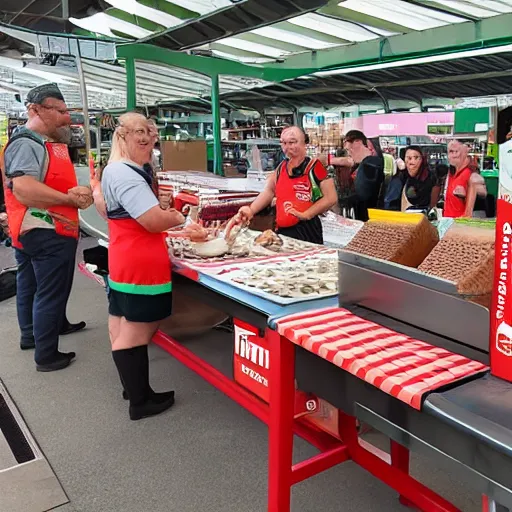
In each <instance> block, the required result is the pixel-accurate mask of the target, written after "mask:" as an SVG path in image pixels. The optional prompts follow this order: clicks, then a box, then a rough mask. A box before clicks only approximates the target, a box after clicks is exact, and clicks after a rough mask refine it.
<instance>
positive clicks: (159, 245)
mask: <svg viewBox="0 0 512 512" xmlns="http://www.w3.org/2000/svg"><path fill="white" fill-rule="evenodd" d="M108 231H109V246H108V267H109V285H110V287H111V288H112V289H113V290H116V291H118V292H124V293H135V294H140V295H158V294H160V293H168V292H170V291H172V284H171V260H170V258H169V253H168V251H167V244H166V242H165V237H166V234H165V233H150V232H149V231H148V230H146V229H145V228H143V227H142V226H141V225H140V224H139V223H138V222H137V221H136V220H134V219H131V218H130V219H109V220H108Z"/></svg>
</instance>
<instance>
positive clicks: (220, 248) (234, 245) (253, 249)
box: [167, 230, 319, 262]
mask: <svg viewBox="0 0 512 512" xmlns="http://www.w3.org/2000/svg"><path fill="white" fill-rule="evenodd" d="M195 234H196V233H194V235H195ZM197 235H198V236H199V233H197ZM198 236H197V237H195V236H193V238H194V240H191V239H190V237H189V236H185V234H182V233H181V232H170V233H169V237H168V238H167V244H168V246H169V251H170V253H171V256H173V257H175V258H178V259H189V260H204V259H208V260H209V261H212V262H213V261H221V260H229V259H233V258H245V257H249V256H254V257H258V256H261V257H264V256H276V255H283V256H286V255H287V254H294V253H297V252H308V251H313V250H317V249H318V248H319V247H318V246H317V245H314V244H310V243H308V242H302V241H300V240H294V239H292V238H288V237H279V236H278V235H276V234H275V233H274V232H272V231H270V230H269V231H266V232H264V233H259V232H255V231H251V230H242V231H240V232H238V233H236V236H235V237H230V238H231V240H225V238H224V235H223V232H222V231H220V232H219V231H216V230H215V231H214V232H211V233H210V235H209V236H208V237H207V238H206V239H204V238H203V239H202V240H200V239H199V238H198ZM217 240H220V241H217Z"/></svg>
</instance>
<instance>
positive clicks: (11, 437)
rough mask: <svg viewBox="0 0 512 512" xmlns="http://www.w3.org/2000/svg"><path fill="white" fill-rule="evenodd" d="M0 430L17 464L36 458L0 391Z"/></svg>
mask: <svg viewBox="0 0 512 512" xmlns="http://www.w3.org/2000/svg"><path fill="white" fill-rule="evenodd" d="M0 430H1V431H2V433H3V435H4V437H5V439H6V441H7V444H8V445H9V447H10V448H11V451H12V453H13V455H14V458H15V459H16V461H17V462H18V464H23V463H24V462H28V461H30V460H34V459H35V458H36V456H35V454H34V452H33V450H32V448H31V447H30V444H29V443H28V441H27V439H26V437H25V435H24V434H23V432H22V430H21V428H20V426H19V425H18V422H17V421H16V418H15V417H14V415H13V414H12V412H11V409H10V408H9V405H8V404H7V402H6V400H5V398H4V396H3V395H2V394H1V393H0Z"/></svg>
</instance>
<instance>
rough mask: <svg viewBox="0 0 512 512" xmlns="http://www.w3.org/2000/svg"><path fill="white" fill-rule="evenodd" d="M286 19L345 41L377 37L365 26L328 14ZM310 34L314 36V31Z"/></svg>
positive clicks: (309, 14)
mask: <svg viewBox="0 0 512 512" xmlns="http://www.w3.org/2000/svg"><path fill="white" fill-rule="evenodd" d="M343 5H344V4H343ZM288 21H289V22H290V23H293V24H294V25H298V26H299V27H304V28H307V29H309V30H314V31H316V32H320V33H321V34H328V35H330V36H333V37H338V38H340V39H346V40H347V41H355V42H360V41H368V40H369V39H375V38H377V37H378V35H376V34H374V33H372V32H370V31H369V30H366V29H365V28H361V27H360V26H358V25H356V24H355V23H350V22H347V21H343V20H338V19H335V18H330V17H329V16H321V15H319V14H314V13H308V14H303V15H301V16H297V17H296V18H291V19H289V20H288ZM311 35H312V36H314V32H312V33H311ZM340 43H341V41H340Z"/></svg>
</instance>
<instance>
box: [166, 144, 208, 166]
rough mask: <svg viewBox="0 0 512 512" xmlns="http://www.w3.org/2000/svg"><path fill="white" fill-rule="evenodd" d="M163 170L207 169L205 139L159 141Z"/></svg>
mask: <svg viewBox="0 0 512 512" xmlns="http://www.w3.org/2000/svg"><path fill="white" fill-rule="evenodd" d="M161 151H162V166H163V170H164V171H205V172H206V171H207V170H208V162H207V158H206V141H205V140H190V141H177V140H171V141H163V142H162V143H161Z"/></svg>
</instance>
